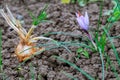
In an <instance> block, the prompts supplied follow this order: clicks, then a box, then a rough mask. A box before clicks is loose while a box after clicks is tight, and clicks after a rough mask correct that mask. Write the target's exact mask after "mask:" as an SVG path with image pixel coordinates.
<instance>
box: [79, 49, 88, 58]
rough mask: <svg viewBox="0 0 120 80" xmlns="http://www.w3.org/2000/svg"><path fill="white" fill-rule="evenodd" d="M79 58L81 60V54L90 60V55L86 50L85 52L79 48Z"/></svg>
mask: <svg viewBox="0 0 120 80" xmlns="http://www.w3.org/2000/svg"><path fill="white" fill-rule="evenodd" d="M77 54H78V58H80V54H82V55H84V56H85V57H86V58H89V53H88V52H87V51H86V50H83V49H82V48H79V49H78V50H77Z"/></svg>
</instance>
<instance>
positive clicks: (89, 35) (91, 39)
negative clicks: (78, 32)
mask: <svg viewBox="0 0 120 80" xmlns="http://www.w3.org/2000/svg"><path fill="white" fill-rule="evenodd" d="M87 36H88V38H89V39H90V41H91V42H92V44H93V46H94V47H95V50H97V46H96V44H95V42H94V41H93V38H92V36H91V34H90V33H89V32H88V33H87Z"/></svg>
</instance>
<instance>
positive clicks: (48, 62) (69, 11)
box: [0, 0, 120, 80]
mask: <svg viewBox="0 0 120 80" xmlns="http://www.w3.org/2000/svg"><path fill="white" fill-rule="evenodd" d="M22 1H23V0H22ZM22 1H20V0H3V1H2V0H1V1H0V3H1V5H2V7H3V6H5V5H6V4H7V5H8V6H9V8H10V10H11V11H12V13H13V15H14V16H17V17H18V16H19V15H22V16H23V20H24V24H23V26H24V27H25V29H27V30H28V29H29V28H30V27H31V22H32V19H31V17H30V16H29V15H28V14H29V13H28V11H27V8H29V10H31V11H32V12H33V13H34V14H35V15H37V14H39V12H40V10H41V9H42V8H43V7H44V5H45V4H46V3H48V4H49V6H48V9H47V13H48V20H51V21H52V23H42V24H40V25H39V26H38V27H37V29H36V30H35V32H34V33H35V35H42V34H44V33H48V32H59V31H62V32H69V33H73V34H78V35H82V36H83V37H84V36H85V34H84V33H83V32H82V30H81V29H80V28H79V25H78V23H77V21H76V15H75V12H76V11H80V12H81V13H83V14H84V12H85V11H87V12H88V13H89V17H90V26H92V27H91V28H92V29H93V30H94V29H95V28H96V26H97V21H98V19H99V11H100V8H99V7H100V2H96V3H90V4H87V5H86V6H85V7H80V6H79V5H78V4H62V3H60V0H29V1H28V2H27V1H25V0H24V1H23V2H22ZM112 6H113V5H112V4H110V3H109V1H108V0H105V3H104V6H103V11H105V10H108V9H111V7H112ZM106 19H107V17H105V16H102V18H101V24H102V25H103V26H104V25H105V24H106ZM0 28H2V60H3V62H2V63H3V72H4V74H5V76H4V77H5V80H21V79H24V80H31V79H32V76H31V72H33V74H34V79H35V80H71V79H70V78H68V77H67V76H66V75H65V74H63V73H62V71H65V72H67V73H69V74H70V75H72V76H74V77H75V78H77V79H78V80H88V79H87V78H86V77H85V76H84V75H82V74H81V73H80V72H78V71H77V70H75V69H74V68H73V67H71V66H69V65H67V64H66V63H63V62H61V61H58V60H56V59H54V58H53V57H52V56H53V55H58V56H60V57H62V58H64V59H66V60H68V61H70V62H72V63H74V64H76V65H77V66H78V67H80V68H82V69H83V70H84V71H86V72H87V73H89V74H90V75H91V76H93V77H95V78H96V79H97V80H101V79H102V72H101V68H102V67H101V60H100V55H99V53H93V52H91V53H90V58H89V59H87V58H85V57H84V56H81V57H80V59H77V60H75V57H76V56H77V54H76V50H77V48H78V47H69V48H70V49H71V51H72V54H70V53H69V52H67V51H66V49H64V48H57V49H52V50H48V51H45V52H43V53H42V54H39V55H37V56H34V57H33V58H32V59H31V60H29V61H27V62H25V63H24V64H21V66H19V64H20V62H19V61H18V59H17V57H16V56H15V55H14V50H15V47H16V45H17V44H18V42H19V38H18V35H17V34H16V32H15V31H14V30H13V29H12V28H10V26H9V25H8V24H7V23H6V22H5V20H4V19H3V18H2V16H0ZM101 31H102V30H101ZM110 33H111V36H117V35H119V33H120V23H119V22H117V23H115V25H114V26H113V27H112V28H111V31H110ZM48 37H51V38H53V39H55V40H58V41H71V40H77V41H79V38H76V37H71V36H65V35H50V36H48ZM119 41H120V39H114V43H115V47H116V48H117V50H118V53H120V42H119ZM106 52H107V53H108V55H109V56H110V59H111V60H112V62H113V63H114V66H115V67H116V68H117V71H118V74H120V70H119V66H118V64H117V61H116V58H115V55H114V53H113V51H112V49H111V45H110V44H109V43H108V44H107V47H106ZM105 61H106V60H105ZM31 66H32V67H31ZM31 68H32V69H31ZM31 70H32V71H31ZM40 78H41V79H40ZM0 80H3V75H0ZM105 80H116V78H115V76H114V73H113V72H112V70H111V69H110V68H109V67H108V70H106V71H105Z"/></svg>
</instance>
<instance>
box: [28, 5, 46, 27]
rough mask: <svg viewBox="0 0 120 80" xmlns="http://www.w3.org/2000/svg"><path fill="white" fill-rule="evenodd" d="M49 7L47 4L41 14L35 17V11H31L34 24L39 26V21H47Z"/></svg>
mask: <svg viewBox="0 0 120 80" xmlns="http://www.w3.org/2000/svg"><path fill="white" fill-rule="evenodd" d="M47 7H48V5H45V7H44V8H43V9H42V11H41V12H40V14H39V15H38V16H37V17H35V16H34V15H33V13H32V12H30V11H29V14H30V16H31V18H32V20H33V22H32V24H33V25H35V26H37V25H38V24H39V23H42V22H45V21H46V20H45V19H46V18H47V13H46V9H47Z"/></svg>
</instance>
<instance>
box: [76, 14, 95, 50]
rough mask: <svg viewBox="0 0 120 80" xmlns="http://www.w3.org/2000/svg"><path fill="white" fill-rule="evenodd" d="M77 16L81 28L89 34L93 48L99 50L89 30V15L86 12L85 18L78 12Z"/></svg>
mask: <svg viewBox="0 0 120 80" xmlns="http://www.w3.org/2000/svg"><path fill="white" fill-rule="evenodd" d="M76 16H77V21H78V23H79V25H80V27H81V28H82V30H83V31H84V32H85V33H86V34H87V36H88V38H89V39H90V41H91V42H92V44H93V46H94V47H95V49H96V50H97V47H96V44H95V43H94V41H93V39H92V36H91V34H90V33H89V32H88V29H89V17H88V13H87V12H85V16H83V15H81V14H80V12H78V13H76Z"/></svg>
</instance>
